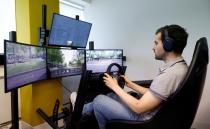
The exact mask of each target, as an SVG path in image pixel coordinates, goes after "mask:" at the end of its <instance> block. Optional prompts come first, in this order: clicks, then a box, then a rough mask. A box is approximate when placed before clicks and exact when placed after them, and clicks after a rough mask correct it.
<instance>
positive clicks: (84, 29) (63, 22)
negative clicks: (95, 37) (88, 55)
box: [48, 13, 92, 48]
mask: <svg viewBox="0 0 210 129" xmlns="http://www.w3.org/2000/svg"><path fill="white" fill-rule="evenodd" d="M91 26H92V24H91V23H88V22H84V21H81V20H76V19H73V18H71V17H67V16H63V15H60V14H56V13H54V14H53V19H52V25H51V30H50V35H49V41H48V45H54V46H65V47H67V46H68V47H73V48H86V45H87V41H88V37H89V34H90V30H91Z"/></svg>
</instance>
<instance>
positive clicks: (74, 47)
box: [47, 13, 92, 49]
mask: <svg viewBox="0 0 210 129" xmlns="http://www.w3.org/2000/svg"><path fill="white" fill-rule="evenodd" d="M55 15H59V16H63V17H66V18H69V19H71V20H76V19H74V18H72V17H68V16H65V15H62V14H58V13H53V17H52V22H51V27H50V31H49V36H48V43H47V46H58V47H70V48H73V49H77V48H83V49H84V48H86V47H87V43H88V39H89V36H90V31H91V28H92V23H90V22H86V21H82V20H78V21H79V22H84V23H87V24H90V30H89V33H88V39H87V42H86V46H85V47H81V46H72V45H59V44H50V42H49V41H50V37H51V31H52V26H53V24H54V17H55Z"/></svg>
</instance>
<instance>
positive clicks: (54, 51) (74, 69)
mask: <svg viewBox="0 0 210 129" xmlns="http://www.w3.org/2000/svg"><path fill="white" fill-rule="evenodd" d="M84 62H85V50H71V49H64V48H47V68H48V73H49V74H48V76H49V77H50V78H56V77H64V76H72V75H79V74H81V73H82V70H83V65H84Z"/></svg>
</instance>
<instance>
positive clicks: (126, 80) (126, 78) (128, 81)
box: [121, 75, 132, 86]
mask: <svg viewBox="0 0 210 129" xmlns="http://www.w3.org/2000/svg"><path fill="white" fill-rule="evenodd" d="M121 77H123V78H124V79H125V84H126V85H127V86H128V85H129V84H131V83H132V81H130V80H129V79H128V77H127V76H125V75H121Z"/></svg>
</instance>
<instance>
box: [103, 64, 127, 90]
mask: <svg viewBox="0 0 210 129" xmlns="http://www.w3.org/2000/svg"><path fill="white" fill-rule="evenodd" d="M113 66H116V67H117V68H118V71H117V72H116V73H115V72H111V69H112V67H113ZM106 73H107V74H109V75H110V76H112V77H113V78H116V79H117V82H118V85H119V86H120V87H121V88H123V87H124V85H125V79H124V78H123V77H121V75H124V71H123V68H122V67H121V66H120V65H119V64H117V63H112V64H110V65H109V66H108V67H107V70H106ZM113 73H114V74H113Z"/></svg>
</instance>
